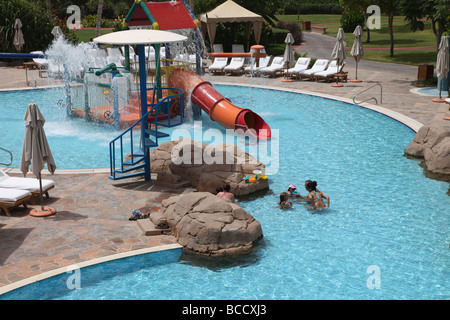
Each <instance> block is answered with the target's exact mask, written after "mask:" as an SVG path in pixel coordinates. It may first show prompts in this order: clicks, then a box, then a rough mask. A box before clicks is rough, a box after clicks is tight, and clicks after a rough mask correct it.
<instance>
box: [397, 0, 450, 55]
mask: <svg viewBox="0 0 450 320" xmlns="http://www.w3.org/2000/svg"><path fill="white" fill-rule="evenodd" d="M401 5H402V9H403V12H404V14H405V16H406V18H405V20H406V21H408V22H409V23H408V24H409V26H410V28H411V30H412V31H414V32H415V31H417V30H423V29H424V26H425V24H424V23H423V21H421V19H424V18H426V19H427V20H430V21H431V28H432V29H433V33H434V35H435V36H436V47H438V46H439V43H440V41H441V36H442V34H443V33H444V32H445V31H446V30H447V31H448V30H450V14H449V13H450V0H427V1H424V0H402V1H401Z"/></svg>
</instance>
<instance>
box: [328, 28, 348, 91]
mask: <svg viewBox="0 0 450 320" xmlns="http://www.w3.org/2000/svg"><path fill="white" fill-rule="evenodd" d="M344 39H345V33H344V29H342V28H339V31H338V33H337V36H336V44H335V45H334V48H333V52H332V53H331V58H332V59H335V60H336V61H337V64H336V73H337V72H339V69H340V68H341V65H342V64H343V63H344V60H345V58H346V55H345V41H344ZM332 86H338V87H342V84H338V79H337V78H336V84H333V85H332Z"/></svg>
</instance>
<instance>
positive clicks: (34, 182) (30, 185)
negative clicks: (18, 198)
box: [0, 169, 55, 198]
mask: <svg viewBox="0 0 450 320" xmlns="http://www.w3.org/2000/svg"><path fill="white" fill-rule="evenodd" d="M54 187H55V182H54V181H53V180H49V179H42V192H43V193H44V194H45V195H46V197H47V198H48V197H49V194H48V191H49V190H51V189H53V188H54ZM0 188H4V189H18V190H26V191H29V192H31V194H32V195H33V196H39V195H40V194H41V189H40V186H39V179H35V178H22V177H10V176H9V175H8V174H7V173H6V172H4V171H3V170H1V169H0Z"/></svg>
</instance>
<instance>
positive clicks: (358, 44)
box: [350, 25, 364, 82]
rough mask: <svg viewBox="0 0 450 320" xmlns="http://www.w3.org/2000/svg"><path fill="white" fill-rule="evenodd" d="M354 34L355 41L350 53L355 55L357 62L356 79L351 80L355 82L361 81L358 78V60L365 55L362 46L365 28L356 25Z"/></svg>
mask: <svg viewBox="0 0 450 320" xmlns="http://www.w3.org/2000/svg"><path fill="white" fill-rule="evenodd" d="M353 35H354V36H355V41H353V46H352V50H351V51H350V54H351V55H352V56H353V58H354V59H355V62H356V71H355V80H350V81H353V82H361V80H358V62H359V60H361V57H362V56H363V55H364V50H363V46H362V39H361V37H362V35H363V30H362V28H361V26H360V25H358V26H356V28H355V31H353Z"/></svg>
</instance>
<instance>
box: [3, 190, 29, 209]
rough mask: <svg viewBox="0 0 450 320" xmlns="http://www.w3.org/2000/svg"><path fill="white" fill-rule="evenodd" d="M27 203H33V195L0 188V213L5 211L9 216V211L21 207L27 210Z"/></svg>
mask: <svg viewBox="0 0 450 320" xmlns="http://www.w3.org/2000/svg"><path fill="white" fill-rule="evenodd" d="M27 201H31V203H34V201H33V195H32V194H31V192H30V191H27V190H20V189H11V188H0V211H1V210H3V211H5V213H6V215H7V216H10V215H11V214H10V212H9V209H11V208H15V207H18V206H20V205H23V206H24V207H25V209H26V208H27V203H26V202H27Z"/></svg>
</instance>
